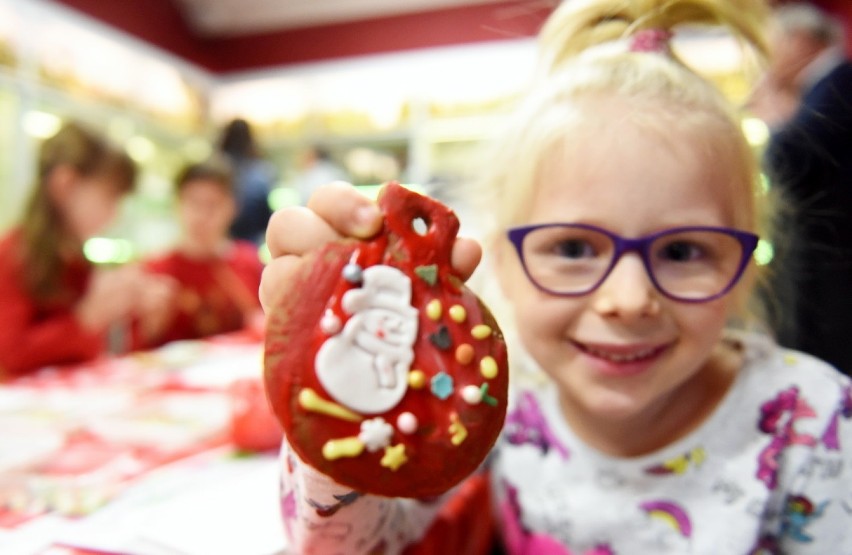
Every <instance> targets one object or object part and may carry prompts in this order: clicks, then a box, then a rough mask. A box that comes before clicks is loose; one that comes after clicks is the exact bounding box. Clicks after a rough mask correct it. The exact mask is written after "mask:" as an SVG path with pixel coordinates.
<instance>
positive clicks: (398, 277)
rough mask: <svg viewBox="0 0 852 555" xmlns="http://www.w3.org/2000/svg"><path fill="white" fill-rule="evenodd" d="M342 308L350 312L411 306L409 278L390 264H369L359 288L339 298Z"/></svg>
mask: <svg viewBox="0 0 852 555" xmlns="http://www.w3.org/2000/svg"><path fill="white" fill-rule="evenodd" d="M341 304H342V306H343V310H345V311H346V312H348V313H350V314H354V313H355V312H360V311H361V310H365V309H370V308H384V309H388V310H393V311H395V312H401V311H404V310H406V309H407V308H408V309H413V307H412V306H411V280H410V279H409V278H408V276H406V275H405V274H404V273H403V272H402V271H401V270H399V269H397V268H394V267H392V266H383V265H378V266H370V267H369V268H367V269H365V270H364V272H363V282H362V284H361V288H360V289H351V290H349V291H347V292H346V293H345V294H344V295H343V299H341Z"/></svg>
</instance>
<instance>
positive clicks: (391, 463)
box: [381, 443, 408, 470]
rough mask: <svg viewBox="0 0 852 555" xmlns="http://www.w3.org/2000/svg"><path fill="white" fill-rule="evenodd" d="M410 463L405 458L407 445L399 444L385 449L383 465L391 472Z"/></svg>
mask: <svg viewBox="0 0 852 555" xmlns="http://www.w3.org/2000/svg"><path fill="white" fill-rule="evenodd" d="M406 462H408V457H406V456H405V444H404V443H397V444H396V445H394V446H393V447H385V455H384V456H383V457H382V460H381V465H382V466H384V467H385V468H390V469H391V470H396V469H397V468H399V467H400V466H402V465H404V464H405V463H406Z"/></svg>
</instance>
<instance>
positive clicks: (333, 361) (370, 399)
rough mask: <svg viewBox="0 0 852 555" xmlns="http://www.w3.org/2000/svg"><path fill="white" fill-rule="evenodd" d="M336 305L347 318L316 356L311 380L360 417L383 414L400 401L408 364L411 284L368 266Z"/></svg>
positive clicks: (413, 323)
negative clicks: (314, 377)
mask: <svg viewBox="0 0 852 555" xmlns="http://www.w3.org/2000/svg"><path fill="white" fill-rule="evenodd" d="M341 305H342V307H343V310H344V311H345V312H347V313H348V314H351V316H350V318H349V319H348V320H347V322H346V325H345V326H343V329H342V330H341V331H340V333H338V334H336V335H333V336H331V337H329V338H328V339H326V341H325V342H324V343H323V344H322V346H321V347H320V349H319V351H318V352H317V356H316V359H315V360H314V366H315V368H316V373H317V377H318V378H319V381H320V383H321V384H322V386H323V388H325V390H326V392H328V394H329V395H330V396H331V397H332V398H333V399H334V400H335V401H337V402H338V403H340V404H341V405H343V406H345V407H348V408H350V409H352V410H355V411H357V412H360V413H363V414H378V413H382V412H385V411H387V410H389V409H391V408H393V407H394V406H396V404H397V403H399V402H400V401H401V400H402V398H403V397H404V396H405V392H406V390H407V388H408V371H409V369H410V366H411V362H412V360H414V349H413V347H414V342H415V340H416V339H417V316H418V312H417V309H415V308H414V307H413V306H411V280H410V279H409V278H408V276H406V275H405V274H404V273H403V272H401V271H400V270H398V269H396V268H393V267H391V266H370V267H369V268H367V269H365V270H364V272H363V282H362V285H361V287H360V288H358V289H351V290H349V291H347V292H346V293H345V294H344V295H343V298H342V299H341Z"/></svg>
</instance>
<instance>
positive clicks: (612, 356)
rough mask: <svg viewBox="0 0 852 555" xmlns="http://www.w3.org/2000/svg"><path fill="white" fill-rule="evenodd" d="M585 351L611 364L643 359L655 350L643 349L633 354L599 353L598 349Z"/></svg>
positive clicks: (590, 348) (589, 348)
mask: <svg viewBox="0 0 852 555" xmlns="http://www.w3.org/2000/svg"><path fill="white" fill-rule="evenodd" d="M587 351H588V352H589V353H590V354H592V355H594V356H596V357H600V358H605V359H606V360H610V361H612V362H633V361H635V360H639V359H643V358H646V357H649V356H651V355H652V354H653V353H654V351H655V349H653V348H651V349H644V350H642V351H637V352H635V353H623V354H621V353H610V352H607V351H600V350H598V349H595V348H592V347H588V348H587Z"/></svg>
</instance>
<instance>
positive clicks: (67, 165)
mask: <svg viewBox="0 0 852 555" xmlns="http://www.w3.org/2000/svg"><path fill="white" fill-rule="evenodd" d="M135 174H136V170H135V167H134V165H133V162H132V161H131V160H130V158H128V156H127V155H126V154H125V153H124V152H122V151H119V150H117V149H115V148H113V147H111V146H110V145H108V144H107V143H105V142H104V141H103V140H102V139H101V138H99V137H98V136H96V135H94V134H93V133H91V132H90V131H88V130H86V129H84V128H82V127H80V126H79V125H76V124H73V123H72V124H68V125H66V126H65V127H63V128H62V129H61V130H60V131H59V132H58V133H57V134H56V135H55V136H53V137H52V138H50V139H48V140H47V141H45V142H44V144H43V145H42V147H41V151H40V153H39V160H38V174H37V180H38V181H37V183H36V185H35V187H34V188H33V192H32V196H31V198H30V201H29V204H28V206H27V208H26V212H25V214H24V217H23V219H22V220H21V223H20V225H19V226H18V227H16V228H15V229H13V230H12V231H11V232H10V233H8V234H7V235H6V236H5V237H3V238H2V239H0V306H2V311H3V324H2V325H0V380H2V379H3V378H9V377H13V376H18V375H21V374H24V373H27V372H29V371H31V370H34V369H36V368H39V367H41V366H45V365H52V364H63V363H74V362H81V361H85V360H89V359H92V358H94V357H96V356H97V355H98V354H100V353H102V352H104V350H105V348H106V343H105V334H106V332H107V330H108V328H109V327H110V326H111V325H113V324H115V323H119V322H124V321H126V320H127V319H128V318H130V317H132V316H134V315H135V316H137V317H148V316H152V317H153V315H154V314H155V313H156V312H157V311H158V310H160V308H161V307H162V306H164V305H165V303H166V302H167V298H168V294H169V286H168V284H167V283H163V282H162V280H157V279H152V278H150V277H147V276H145V275H144V274H143V273H142V272H141V271H140V270H139V269H138V268H135V267H126V268H120V269H117V270H95V269H94V268H93V267H92V265H91V263H90V262H88V261H87V260H86V258H85V257H84V256H83V248H82V247H83V243H84V242H85V240H86V239H88V238H90V237H92V236H94V235H96V234H97V233H98V232H99V231H101V230H102V229H103V228H104V227H105V226H106V225H107V224H108V223H109V222H110V221H111V220H112V218H113V216H114V215H115V212H116V209H117V207H118V204H119V201H120V199H121V197H122V196H124V195H125V194H126V193H128V192H129V191H130V190H131V189H132V188H133V183H134V179H135Z"/></svg>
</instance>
